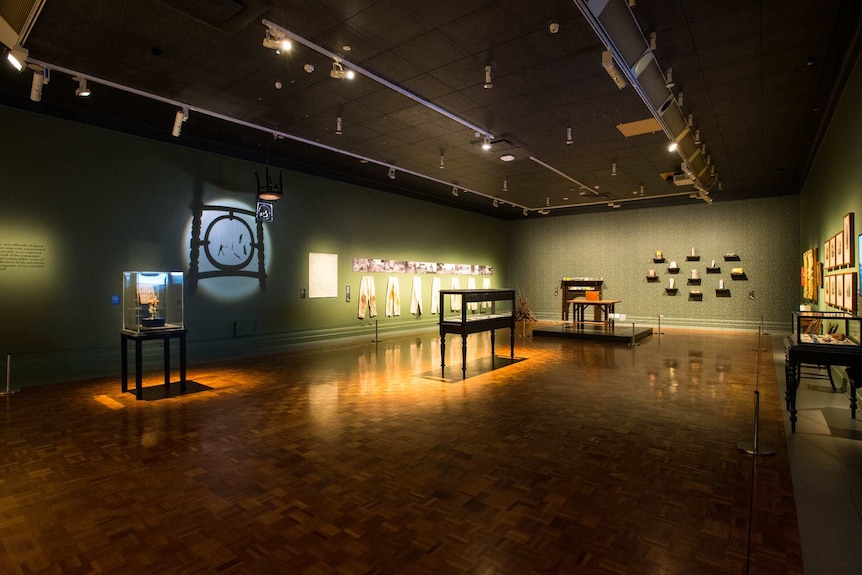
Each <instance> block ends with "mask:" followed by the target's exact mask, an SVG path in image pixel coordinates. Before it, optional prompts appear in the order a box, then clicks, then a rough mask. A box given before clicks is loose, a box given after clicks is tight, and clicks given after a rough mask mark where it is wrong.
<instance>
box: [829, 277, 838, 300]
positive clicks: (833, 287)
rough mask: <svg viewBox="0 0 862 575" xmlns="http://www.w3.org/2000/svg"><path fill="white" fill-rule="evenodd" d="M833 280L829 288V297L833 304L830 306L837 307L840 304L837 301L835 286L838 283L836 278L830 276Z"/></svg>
mask: <svg viewBox="0 0 862 575" xmlns="http://www.w3.org/2000/svg"><path fill="white" fill-rule="evenodd" d="M829 278H830V280H831V285H830V286H829V297H831V298H832V303H831V304H830V305H832V306H835V305H836V304H837V303H838V300H836V299H835V284H837V283H838V282H837V281H835V276H829Z"/></svg>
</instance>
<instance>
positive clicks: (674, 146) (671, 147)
mask: <svg viewBox="0 0 862 575" xmlns="http://www.w3.org/2000/svg"><path fill="white" fill-rule="evenodd" d="M678 147H679V145H678V144H677V143H676V142H671V143H670V144H668V145H667V151H668V152H675V151H676V149H677V148H678Z"/></svg>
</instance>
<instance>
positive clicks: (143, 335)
mask: <svg viewBox="0 0 862 575" xmlns="http://www.w3.org/2000/svg"><path fill="white" fill-rule="evenodd" d="M187 332H188V330H186V329H160V330H150V331H141V332H135V331H128V330H121V331H120V352H121V365H122V370H123V373H122V380H121V381H122V388H121V389H122V390H123V393H126V392H127V391H128V390H129V373H128V371H129V340H131V341H134V342H135V397H136V398H137V399H141V380H142V379H143V375H144V373H143V372H144V368H143V355H142V353H141V351H142V350H141V346H142V344H143V342H144V341H148V340H157V339H160V340H162V342H163V343H164V346H165V354H164V357H165V385H166V386H167V385H170V383H171V339H173V338H176V339H179V340H180V382H179V383H180V392H181V393H185V392H186V333H187Z"/></svg>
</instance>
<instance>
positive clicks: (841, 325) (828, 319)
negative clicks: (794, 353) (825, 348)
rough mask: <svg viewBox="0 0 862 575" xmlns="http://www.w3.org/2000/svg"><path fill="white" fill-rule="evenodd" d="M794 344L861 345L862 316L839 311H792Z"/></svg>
mask: <svg viewBox="0 0 862 575" xmlns="http://www.w3.org/2000/svg"><path fill="white" fill-rule="evenodd" d="M792 329H793V334H792V337H791V339H792V342H793V344H795V345H829V346H853V347H860V346H862V317H857V316H852V315H850V314H847V313H844V312H840V311H794V312H793V323H792Z"/></svg>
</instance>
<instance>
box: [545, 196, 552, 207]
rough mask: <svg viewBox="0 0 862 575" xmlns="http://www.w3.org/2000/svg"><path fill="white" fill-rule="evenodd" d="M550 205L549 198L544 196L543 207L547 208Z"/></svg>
mask: <svg viewBox="0 0 862 575" xmlns="http://www.w3.org/2000/svg"><path fill="white" fill-rule="evenodd" d="M550 205H551V198H549V197H548V196H545V207H548V206H550Z"/></svg>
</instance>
